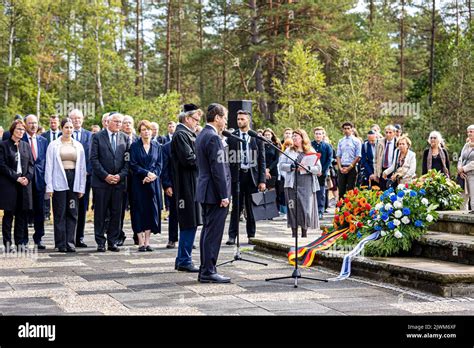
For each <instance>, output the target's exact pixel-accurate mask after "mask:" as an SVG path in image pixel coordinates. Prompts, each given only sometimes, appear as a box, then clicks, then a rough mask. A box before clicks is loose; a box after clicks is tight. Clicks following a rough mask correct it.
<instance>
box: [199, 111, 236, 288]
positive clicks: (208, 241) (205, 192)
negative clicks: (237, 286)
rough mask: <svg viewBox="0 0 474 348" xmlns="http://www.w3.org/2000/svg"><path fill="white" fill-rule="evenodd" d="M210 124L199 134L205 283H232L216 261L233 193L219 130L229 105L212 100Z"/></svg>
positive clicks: (209, 112)
mask: <svg viewBox="0 0 474 348" xmlns="http://www.w3.org/2000/svg"><path fill="white" fill-rule="evenodd" d="M206 121H207V125H206V127H204V129H203V130H202V132H201V133H200V134H199V135H198V137H197V138H196V159H197V166H198V169H199V176H198V182H197V187H196V201H197V202H198V203H201V206H202V211H203V228H202V231H201V240H200V245H199V246H200V251H201V267H200V270H199V276H198V281H200V282H201V283H229V282H230V278H229V277H224V276H222V275H220V274H218V273H217V270H216V263H217V258H218V257H219V250H220V246H221V241H222V235H223V233H224V225H225V218H226V216H227V213H228V211H229V203H230V197H231V175H230V168H229V162H228V159H227V157H226V154H225V150H224V145H223V144H222V139H221V138H220V137H219V133H221V132H222V130H223V129H224V128H225V125H226V123H227V109H226V108H225V107H223V106H222V105H220V104H211V105H209V107H208V109H207V115H206Z"/></svg>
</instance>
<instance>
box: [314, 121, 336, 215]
mask: <svg viewBox="0 0 474 348" xmlns="http://www.w3.org/2000/svg"><path fill="white" fill-rule="evenodd" d="M313 132H314V140H313V141H312V142H311V145H312V146H313V149H314V150H315V151H316V152H317V153H319V154H320V155H321V157H320V158H319V161H320V163H321V167H322V169H321V173H320V174H318V182H319V187H320V189H319V191H317V192H316V196H317V199H318V213H319V218H320V219H322V218H323V213H324V207H325V202H326V177H327V174H328V170H329V166H330V165H331V162H332V148H331V145H329V144H328V143H326V142H324V141H323V139H324V128H322V127H316V128H314V129H313Z"/></svg>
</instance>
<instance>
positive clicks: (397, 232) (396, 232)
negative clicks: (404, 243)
mask: <svg viewBox="0 0 474 348" xmlns="http://www.w3.org/2000/svg"><path fill="white" fill-rule="evenodd" d="M393 235H394V236H395V238H398V239H400V238H402V237H403V234H402V233H401V232H400V231H399V230H396V231H395V233H394V234H393Z"/></svg>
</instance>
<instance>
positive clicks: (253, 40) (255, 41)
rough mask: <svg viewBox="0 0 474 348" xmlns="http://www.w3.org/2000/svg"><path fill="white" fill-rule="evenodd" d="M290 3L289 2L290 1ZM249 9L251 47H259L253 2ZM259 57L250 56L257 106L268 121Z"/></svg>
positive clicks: (257, 54)
mask: <svg viewBox="0 0 474 348" xmlns="http://www.w3.org/2000/svg"><path fill="white" fill-rule="evenodd" d="M290 1H291V0H290ZM249 8H250V9H251V10H252V18H251V22H250V31H251V33H252V34H251V35H252V37H251V43H252V45H253V46H257V45H259V41H260V38H259V31H258V26H257V19H258V13H257V4H256V1H255V0H249ZM260 61H261V57H260V54H259V53H258V52H255V53H254V54H253V56H252V62H253V64H254V65H255V89H256V90H257V92H258V94H259V96H258V105H259V109H260V112H261V113H262V114H263V115H264V118H265V119H266V120H268V119H269V117H268V107H267V102H266V100H265V86H264V84H263V74H262V67H261V66H260Z"/></svg>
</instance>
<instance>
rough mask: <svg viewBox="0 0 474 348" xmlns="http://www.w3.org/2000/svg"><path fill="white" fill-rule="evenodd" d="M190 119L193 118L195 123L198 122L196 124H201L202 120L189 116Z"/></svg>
mask: <svg viewBox="0 0 474 348" xmlns="http://www.w3.org/2000/svg"><path fill="white" fill-rule="evenodd" d="M189 117H191V118H192V119H193V120H194V121H196V122H201V120H200V119H199V118H194V117H192V116H189Z"/></svg>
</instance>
